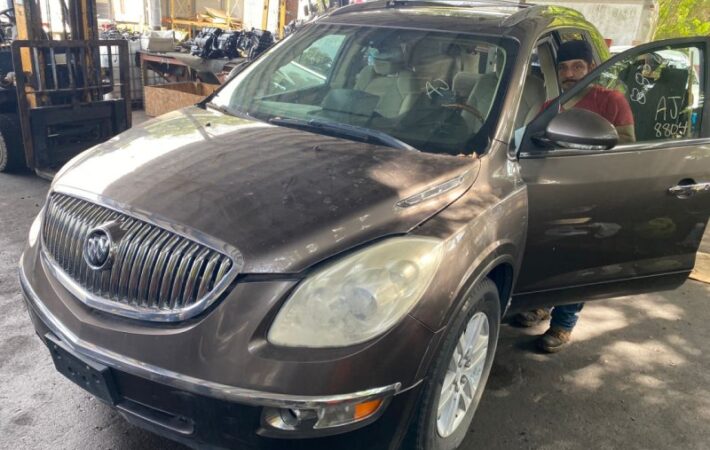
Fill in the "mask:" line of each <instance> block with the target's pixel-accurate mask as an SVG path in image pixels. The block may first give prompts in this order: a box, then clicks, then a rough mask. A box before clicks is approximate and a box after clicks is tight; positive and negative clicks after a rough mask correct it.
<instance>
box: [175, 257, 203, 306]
mask: <svg viewBox="0 0 710 450" xmlns="http://www.w3.org/2000/svg"><path fill="white" fill-rule="evenodd" d="M199 250H200V246H199V245H197V244H192V245H190V247H189V248H188V249H187V250H186V251H185V255H184V256H183V257H182V259H181V260H180V266H179V267H178V269H177V271H176V272H175V281H174V282H173V288H172V295H171V296H170V304H169V305H168V308H169V309H172V308H175V307H180V306H182V304H183V303H184V302H185V289H184V288H185V281H186V279H187V274H188V271H189V269H190V265H191V264H192V262H193V261H194V260H195V258H194V256H195V253H197V252H198V251H199Z"/></svg>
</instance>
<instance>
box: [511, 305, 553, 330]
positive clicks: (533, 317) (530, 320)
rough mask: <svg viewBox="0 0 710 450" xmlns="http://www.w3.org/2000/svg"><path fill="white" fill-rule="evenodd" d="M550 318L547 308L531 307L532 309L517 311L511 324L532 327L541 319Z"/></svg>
mask: <svg viewBox="0 0 710 450" xmlns="http://www.w3.org/2000/svg"><path fill="white" fill-rule="evenodd" d="M549 318H550V310H549V309H542V308H540V309H533V310H532V311H525V312H521V313H518V314H516V315H514V316H513V320H512V321H513V324H514V325H518V326H521V327H525V328H530V327H534V326H535V325H537V324H538V323H540V322H542V321H543V320H547V319H549Z"/></svg>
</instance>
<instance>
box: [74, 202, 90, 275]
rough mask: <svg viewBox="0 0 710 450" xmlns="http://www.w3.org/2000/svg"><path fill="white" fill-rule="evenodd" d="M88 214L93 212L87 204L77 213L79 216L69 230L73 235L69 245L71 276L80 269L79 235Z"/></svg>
mask: <svg viewBox="0 0 710 450" xmlns="http://www.w3.org/2000/svg"><path fill="white" fill-rule="evenodd" d="M87 212H89V213H90V212H91V205H89V204H88V203H85V204H84V205H82V206H81V208H80V209H79V210H78V211H77V214H76V216H75V217H74V220H73V221H72V226H71V227H70V228H69V234H70V235H71V244H70V245H69V261H70V265H69V274H70V275H75V274H76V272H77V268H78V267H79V261H77V258H76V251H77V249H78V248H80V247H81V244H80V240H81V235H80V234H79V230H81V224H82V221H83V220H84V217H85V215H86V214H87Z"/></svg>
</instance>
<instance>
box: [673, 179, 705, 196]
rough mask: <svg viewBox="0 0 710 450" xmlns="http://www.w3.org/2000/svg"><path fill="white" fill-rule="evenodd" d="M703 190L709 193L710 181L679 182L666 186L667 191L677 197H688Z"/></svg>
mask: <svg viewBox="0 0 710 450" xmlns="http://www.w3.org/2000/svg"><path fill="white" fill-rule="evenodd" d="M703 192H705V193H710V183H695V184H679V185H678V186H673V187H671V188H668V193H669V194H672V195H675V196H676V197H678V198H688V197H692V196H693V195H696V194H702V193H703Z"/></svg>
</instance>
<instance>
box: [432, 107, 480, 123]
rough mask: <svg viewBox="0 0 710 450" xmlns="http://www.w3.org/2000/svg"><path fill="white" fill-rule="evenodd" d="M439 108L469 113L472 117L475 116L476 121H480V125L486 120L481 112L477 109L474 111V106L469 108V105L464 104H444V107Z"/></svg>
mask: <svg viewBox="0 0 710 450" xmlns="http://www.w3.org/2000/svg"><path fill="white" fill-rule="evenodd" d="M441 107H442V108H449V109H458V110H460V111H466V112H470V113H471V114H473V115H474V116H476V118H477V119H478V120H480V121H481V123H483V122H485V121H486V118H485V116H484V115H483V114H482V113H481V111H479V110H478V109H476V108H475V107H474V106H471V105H466V104H464V103H449V104H446V105H441Z"/></svg>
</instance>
